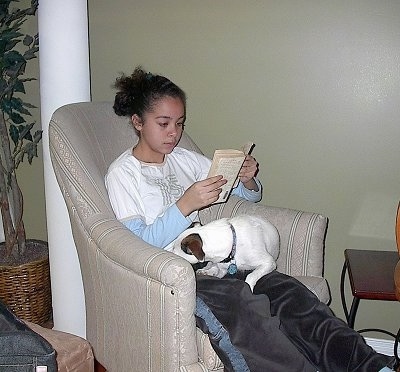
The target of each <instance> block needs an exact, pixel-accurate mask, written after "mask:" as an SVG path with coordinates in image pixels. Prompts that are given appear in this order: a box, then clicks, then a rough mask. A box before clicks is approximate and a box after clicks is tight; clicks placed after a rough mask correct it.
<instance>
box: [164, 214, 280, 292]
mask: <svg viewBox="0 0 400 372" xmlns="http://www.w3.org/2000/svg"><path fill="white" fill-rule="evenodd" d="M279 243H280V242H279V233H278V230H277V229H276V227H275V226H274V225H272V224H271V223H270V222H269V221H267V220H265V219H262V218H259V217H256V216H249V215H240V216H236V217H233V218H221V219H218V220H215V221H212V222H210V223H208V224H206V225H203V226H201V225H199V226H194V227H192V228H189V229H187V230H185V231H184V232H183V233H182V234H180V235H179V236H178V238H177V239H175V240H174V241H173V242H172V243H171V244H170V245H169V246H168V247H167V248H166V249H167V250H170V251H172V252H173V253H175V254H177V255H178V256H180V257H183V258H184V259H186V260H187V261H189V262H190V263H191V264H197V263H200V262H207V261H208V263H207V265H206V266H205V267H203V268H202V269H199V270H197V273H198V274H203V275H211V276H215V277H218V278H222V277H224V276H225V275H226V274H227V273H228V272H229V273H230V274H234V273H235V272H236V271H237V270H253V271H252V272H251V273H250V274H249V275H247V278H246V280H245V281H246V283H247V284H248V285H249V286H250V288H251V290H252V291H253V289H254V286H255V285H256V283H257V281H258V280H259V279H260V278H261V277H262V276H264V275H266V274H268V273H270V272H271V271H273V270H275V269H276V260H277V258H278V255H279Z"/></svg>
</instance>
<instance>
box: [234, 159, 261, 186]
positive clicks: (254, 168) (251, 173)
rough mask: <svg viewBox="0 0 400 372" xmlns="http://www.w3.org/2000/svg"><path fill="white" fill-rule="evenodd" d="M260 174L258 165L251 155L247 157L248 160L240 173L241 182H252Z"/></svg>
mask: <svg viewBox="0 0 400 372" xmlns="http://www.w3.org/2000/svg"><path fill="white" fill-rule="evenodd" d="M257 172H258V163H257V160H256V159H254V158H253V157H252V156H251V155H246V159H245V160H244V163H243V165H242V168H241V169H240V172H239V180H240V181H241V182H242V183H243V184H246V183H247V182H249V181H251V180H252V179H253V178H254V177H255V176H256V174H257Z"/></svg>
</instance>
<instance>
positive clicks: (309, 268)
mask: <svg viewBox="0 0 400 372" xmlns="http://www.w3.org/2000/svg"><path fill="white" fill-rule="evenodd" d="M240 214H247V215H248V214H251V215H256V216H259V217H263V218H265V219H267V220H269V221H270V222H271V223H272V224H273V225H275V227H276V228H277V229H278V232H279V236H280V253H279V257H278V260H277V270H278V271H280V272H283V273H285V274H288V275H291V276H319V277H321V276H323V260H324V249H325V246H324V245H325V234H326V229H327V223H328V219H327V218H326V217H324V216H321V215H320V214H317V213H310V212H304V211H299V210H294V209H288V208H278V207H270V206H265V205H262V204H259V203H251V202H248V201H246V200H243V199H240V198H238V197H235V196H231V197H230V198H229V199H228V201H227V202H226V203H224V204H215V205H213V206H211V207H209V208H206V209H204V210H202V211H201V213H200V219H201V222H202V223H207V222H210V221H212V220H214V219H218V218H224V217H233V216H236V215H240Z"/></svg>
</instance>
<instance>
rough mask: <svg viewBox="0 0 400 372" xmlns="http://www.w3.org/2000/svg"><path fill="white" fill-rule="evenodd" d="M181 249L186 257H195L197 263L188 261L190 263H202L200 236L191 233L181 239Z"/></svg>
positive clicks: (202, 252) (201, 241)
mask: <svg viewBox="0 0 400 372" xmlns="http://www.w3.org/2000/svg"><path fill="white" fill-rule="evenodd" d="M181 249H182V251H183V252H184V253H186V254H187V255H192V256H194V257H196V260H197V261H196V262H193V260H190V262H191V263H197V262H203V261H204V257H205V254H204V251H203V240H202V239H201V236H200V234H197V233H192V234H189V235H187V236H186V237H185V238H183V239H182V241H181Z"/></svg>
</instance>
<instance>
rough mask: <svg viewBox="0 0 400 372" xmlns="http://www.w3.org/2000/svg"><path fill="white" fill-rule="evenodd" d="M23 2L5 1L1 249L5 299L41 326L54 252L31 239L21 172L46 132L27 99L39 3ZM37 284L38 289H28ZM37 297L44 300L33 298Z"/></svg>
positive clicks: (0, 20)
mask: <svg viewBox="0 0 400 372" xmlns="http://www.w3.org/2000/svg"><path fill="white" fill-rule="evenodd" d="M17 2H19V0H2V1H1V2H0V69H1V75H0V112H1V115H0V167H1V169H0V209H1V217H2V225H3V231H4V239H5V241H4V242H3V243H1V245H0V298H1V299H2V300H3V301H4V302H6V303H7V304H8V305H9V307H10V308H11V309H12V310H13V311H14V312H15V313H16V314H17V315H19V316H21V317H22V318H25V319H26V320H30V321H36V322H38V323H41V322H44V321H46V320H45V319H44V318H46V317H49V315H50V314H48V313H49V309H50V311H51V291H50V284H49V283H48V287H49V288H43V287H44V286H47V282H49V281H50V276H49V265H48V248H47V243H46V242H42V241H39V240H27V239H26V234H25V228H24V222H23V219H22V217H23V195H22V192H21V189H20V187H19V185H18V180H17V172H16V171H17V168H18V166H19V165H20V164H21V163H22V162H23V161H24V160H25V159H26V160H27V161H28V162H29V164H31V163H32V160H33V159H34V158H35V157H37V155H38V153H37V148H38V144H39V142H40V141H41V139H42V131H41V130H35V129H34V127H35V122H34V121H32V120H31V119H30V117H31V112H30V110H31V109H33V108H35V106H33V105H31V104H29V103H27V102H25V101H24V100H23V98H22V96H23V95H24V94H25V87H24V85H25V83H27V82H29V81H31V80H34V79H33V78H29V77H25V68H26V65H27V63H28V61H29V60H31V59H33V58H36V55H37V52H38V50H39V39H38V35H35V36H31V35H28V34H25V33H23V32H22V31H21V26H22V25H23V24H24V22H25V21H26V20H27V19H28V17H31V16H35V15H36V11H37V8H38V0H30V5H28V6H26V7H22V8H21V7H16V6H15V5H14V4H15V3H17ZM38 270H39V272H38ZM41 272H43V275H44V277H42V274H41ZM15 278H16V280H15ZM25 278H27V280H28V283H26V280H25ZM36 278H37V279H36ZM11 280H13V282H12V281H11ZM35 282H36V283H35ZM31 285H33V288H32V287H29V288H27V287H26V286H31ZM43 290H44V292H45V293H43ZM49 292H50V299H49V298H48V297H49ZM31 295H32V296H36V295H39V298H37V297H35V298H34V299H33V300H31V297H30V296H31ZM44 297H46V298H44ZM38 301H39V302H40V304H38ZM43 301H44V303H42V302H43ZM46 304H47V305H46ZM43 306H44V307H46V309H44V308H43ZM40 307H42V308H40ZM47 320H48V319H47Z"/></svg>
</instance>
